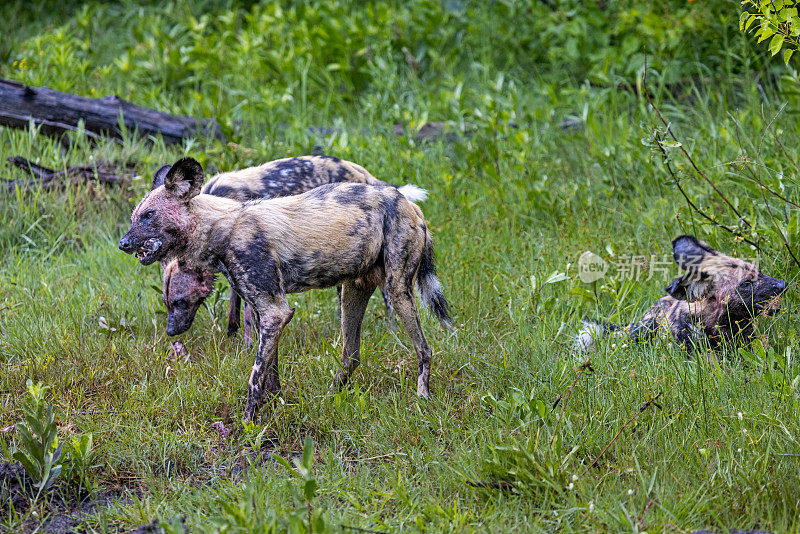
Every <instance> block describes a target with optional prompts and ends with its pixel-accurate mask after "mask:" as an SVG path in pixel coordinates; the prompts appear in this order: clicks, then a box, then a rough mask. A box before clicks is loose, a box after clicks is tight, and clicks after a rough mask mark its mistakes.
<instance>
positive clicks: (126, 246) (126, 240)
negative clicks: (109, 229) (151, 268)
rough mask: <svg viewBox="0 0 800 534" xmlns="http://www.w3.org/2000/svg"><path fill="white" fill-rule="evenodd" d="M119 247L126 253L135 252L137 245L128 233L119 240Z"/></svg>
mask: <svg viewBox="0 0 800 534" xmlns="http://www.w3.org/2000/svg"><path fill="white" fill-rule="evenodd" d="M119 249H120V250H121V251H122V252H124V253H125V254H133V251H134V250H135V249H136V247H135V246H134V245H133V243H132V242H131V238H130V236H129V235H128V234H125V235H124V236H122V239H120V240H119Z"/></svg>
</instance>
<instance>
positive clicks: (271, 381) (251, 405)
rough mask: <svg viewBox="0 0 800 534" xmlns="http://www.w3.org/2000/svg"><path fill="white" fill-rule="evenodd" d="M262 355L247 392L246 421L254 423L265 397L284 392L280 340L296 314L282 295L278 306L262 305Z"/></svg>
mask: <svg viewBox="0 0 800 534" xmlns="http://www.w3.org/2000/svg"><path fill="white" fill-rule="evenodd" d="M257 313H258V340H259V341H258V353H257V354H256V360H255V363H254V364H253V370H252V372H251V373H250V380H249V382H248V390H247V405H246V407H245V411H244V420H245V421H252V420H253V419H254V418H255V416H256V413H257V412H258V409H259V408H260V407H261V404H262V403H263V401H264V393H267V392H268V393H270V394H272V395H277V394H278V392H279V391H280V388H281V386H280V380H279V379H278V339H279V338H280V336H281V332H282V331H283V328H284V327H285V326H286V325H287V324H288V323H289V321H291V320H292V316H293V315H294V310H293V309H292V308H290V307H289V303H288V302H286V296H285V295H280V296H279V297H277V298H276V299H275V301H274V302H270V303H268V304H263V303H260V304H259V310H258V312H257Z"/></svg>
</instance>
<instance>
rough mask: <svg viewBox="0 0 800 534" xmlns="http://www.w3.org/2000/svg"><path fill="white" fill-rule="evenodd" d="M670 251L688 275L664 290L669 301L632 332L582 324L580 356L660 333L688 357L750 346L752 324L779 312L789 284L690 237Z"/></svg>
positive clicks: (578, 345)
mask: <svg viewBox="0 0 800 534" xmlns="http://www.w3.org/2000/svg"><path fill="white" fill-rule="evenodd" d="M672 250H673V257H674V259H675V262H676V263H677V264H678V267H680V268H681V269H682V270H683V271H685V274H684V275H683V276H681V277H680V278H678V279H677V280H675V281H673V282H672V283H671V284H670V285H669V286H668V287H667V288H666V292H667V296H665V297H662V298H660V299H659V300H658V301H657V302H656V304H655V305H654V306H653V307H652V308H650V309H649V310H648V311H647V312H646V313H645V314H644V316H643V317H642V318H641V319H639V320H638V321H636V322H634V323H632V324H630V325H628V326H622V327H620V326H616V325H613V324H607V323H606V324H603V323H591V322H584V329H583V330H582V331H581V332H580V333H579V334H578V335H577V336H576V338H575V347H574V350H575V351H576V352H589V351H591V350H593V349H594V345H595V340H596V339H597V338H602V337H609V336H624V337H627V338H630V339H632V340H633V341H642V340H646V339H650V338H653V337H655V336H656V335H658V334H659V333H660V332H663V333H665V334H667V335H669V336H671V338H672V339H674V341H675V342H677V343H678V344H679V345H681V346H682V347H684V348H685V349H686V350H688V351H690V352H691V351H693V350H695V349H696V348H697V347H698V346H699V345H703V344H707V346H709V347H710V348H712V349H714V350H717V349H719V348H720V347H722V345H723V344H724V343H726V342H732V341H737V340H738V341H740V342H743V343H749V342H750V341H751V340H752V337H753V327H754V324H753V323H754V320H755V319H756V318H757V317H758V316H759V315H762V314H771V313H774V312H775V311H776V310H777V309H778V301H777V299H778V297H779V296H780V295H781V294H782V293H783V292H784V291H785V289H786V282H785V281H783V280H780V279H777V278H772V277H770V276H767V275H765V274H764V273H761V272H760V271H759V269H758V267H757V266H756V265H754V264H752V263H749V262H746V261H744V260H740V259H737V258H732V257H730V256H727V255H725V254H723V253H721V252H718V251H716V250H714V249H713V248H711V247H710V246H708V244H706V243H704V242H703V241H700V240H699V239H697V238H695V237H694V236H691V235H682V236H679V237H677V238H675V240H674V241H673V242H672Z"/></svg>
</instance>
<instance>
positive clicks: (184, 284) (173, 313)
mask: <svg viewBox="0 0 800 534" xmlns="http://www.w3.org/2000/svg"><path fill="white" fill-rule="evenodd" d="M384 185H385V186H389V187H394V186H391V185H389V184H384ZM406 187H407V186H403V187H398V188H397V190H398V191H399V192H400V193H401V194H402V195H403V196H404V197H406V198H408V195H407V193H406ZM411 187H414V186H411ZM415 189H416V188H415ZM412 191H413V190H412ZM408 199H409V200H411V199H410V198H408ZM161 263H162V266H163V271H164V277H163V292H162V300H163V301H164V304H165V305H166V306H167V335H170V336H177V335H180V334H182V333H183V332H185V331H186V330H188V329H189V327H191V326H192V323H193V322H194V317H195V315H196V314H197V310H198V309H200V306H201V305H202V304H203V302H204V301H205V300H206V298H208V296H209V295H210V294H211V291H212V290H213V289H214V282H215V279H216V272H214V271H210V270H208V269H203V268H197V267H195V266H194V265H191V264H189V263H187V262H186V261H183V260H181V259H174V260H172V261H171V262H166V261H162V262H161ZM337 289H339V290H341V286H337ZM380 289H381V292H382V293H383V298H384V304H385V305H386V310H387V315H389V314H390V313H393V312H392V311H391V305H390V304H389V297H388V296H387V295H386V292H385V291H384V288H383V286H382V285H381V286H380ZM234 296H235V297H236V298H237V303H236V306H237V311H236V312H235V313H236V319H238V306H239V303H238V299H239V296H238V295H237V294H236V292H235V291H234V290H233V286H231V299H233V298H234ZM341 305H342V302H341V291H340V292H339V308H340V309H341ZM231 309H233V304H232V305H231ZM340 311H341V310H340ZM233 315H234V312H229V316H230V317H229V323H228V324H229V325H230V322H231V321H233ZM251 315H252V312H251V311H250V305H248V304H246V305H245V340H246V341H247V342H248V343H250V333H249V326H248V321H252V317H251ZM390 325H391V328H392V329H394V324H393V320H392V321H390ZM228 335H230V330H229V331H228Z"/></svg>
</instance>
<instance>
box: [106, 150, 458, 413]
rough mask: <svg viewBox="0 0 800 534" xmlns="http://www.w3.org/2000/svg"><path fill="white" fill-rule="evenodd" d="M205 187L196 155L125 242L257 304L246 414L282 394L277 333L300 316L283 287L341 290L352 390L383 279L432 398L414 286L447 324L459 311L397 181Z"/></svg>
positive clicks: (137, 214) (345, 370) (422, 387)
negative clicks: (223, 278) (259, 194)
mask: <svg viewBox="0 0 800 534" xmlns="http://www.w3.org/2000/svg"><path fill="white" fill-rule="evenodd" d="M202 183H203V169H202V167H201V166H200V164H199V163H198V162H197V161H195V160H193V159H191V158H184V159H181V160H179V161H178V162H176V163H175V165H173V166H172V167H171V168H170V169H169V171H168V172H167V173H166V175H165V176H164V185H163V186H160V187H157V188H156V189H154V190H152V191H150V193H148V194H147V195H146V196H145V198H144V199H143V200H142V201H141V202H140V203H139V205H138V206H137V207H136V208H135V209H134V210H133V213H132V215H131V228H130V230H128V232H127V233H126V234H125V236H124V237H123V242H124V244H125V247H121V248H124V249H125V250H126V251H128V252H135V253H136V256H137V258H139V261H140V262H141V263H142V264H143V265H149V264H151V263H153V262H156V261H170V260H173V259H178V260H179V261H183V262H184V263H185V264H187V265H189V266H190V268H191V269H199V270H201V271H203V272H204V273H211V275H213V273H214V272H215V271H216V270H217V269H218V268H221V269H223V272H225V274H226V275H227V276H228V280H229V281H230V283H231V285H232V286H233V288H234V290H235V291H236V292H237V293H238V294H239V295H241V296H242V297H243V298H244V300H245V301H247V302H248V303H249V304H250V305H251V306H252V307H253V309H254V311H255V313H256V316H257V318H258V329H259V344H258V353H257V355H256V359H255V364H254V365H253V370H252V373H251V375H250V380H249V389H248V395H247V405H246V408H245V413H244V417H245V420H252V419H253V418H254V417H255V415H256V412H257V410H258V407H259V406H260V404H261V403H262V402H263V396H264V393H265V392H269V393H272V394H276V393H277V392H278V391H279V390H280V382H279V379H278V367H277V355H278V354H277V350H278V339H279V337H280V334H281V332H282V330H283V328H284V327H285V326H286V324H288V323H289V321H290V320H291V319H292V316H293V315H294V310H293V309H292V308H291V307H290V306H289V303H288V302H287V299H286V294H287V293H297V292H302V291H306V290H308V289H314V288H324V287H332V286H337V285H341V286H342V338H343V345H344V346H343V350H342V367H341V369H340V371H339V373H338V374H337V376H336V378H335V381H334V383H333V387H337V388H338V387H341V386H343V385H344V384H345V383H346V382H347V380H348V379H349V377H350V375H351V373H352V372H353V370H354V369H355V368H356V366H357V365H358V363H359V351H360V337H361V322H362V320H363V317H364V312H365V310H366V307H367V303H368V301H369V297H370V295H371V294H372V292H373V291H374V290H375V288H376V287H377V286H378V285H380V284H384V286H385V288H386V291H387V293H388V294H389V298H390V299H391V301H392V305H393V306H394V308H395V312H396V313H397V315H398V317H399V318H400V320H401V322H402V323H403V326H404V327H405V329H406V332H407V333H408V335H409V336H410V337H411V340H412V342H413V344H414V349H415V352H416V353H417V358H418V362H419V370H418V378H417V394H418V395H420V396H422V397H428V396H429V388H428V382H429V376H430V360H431V349H430V347H429V346H428V343H427V342H426V340H425V336H424V333H423V332H422V327H421V324H420V319H419V314H418V313H417V309H416V304H415V302H414V283H415V282H416V284H417V287H418V288H419V290H420V294H421V297H422V301H423V302H424V303H425V304H427V305H428V307H429V308H430V309H431V310H432V312H433V313H434V315H435V316H436V317H437V318H438V319H439V320H440V321H441V322H442V323H443V324H444V325H445V326H447V327H449V326H450V317H449V313H448V305H447V300H446V299H445V296H444V294H443V292H442V287H441V284H440V283H439V280H438V278H437V277H436V270H435V268H434V262H433V242H432V240H431V237H430V233H429V232H428V230H427V227H426V225H425V220H424V218H423V215H422V211H421V210H420V209H419V207H418V206H417V205H416V204H413V203H412V202H410V201H408V200H407V199H406V198H405V197H404V196H403V195H402V194H401V193H400V192H398V190H397V189H396V188H394V187H391V186H383V187H381V186H370V185H365V184H331V185H324V186H322V187H318V188H316V189H313V190H311V191H309V192H307V193H303V194H301V195H296V196H289V197H281V198H276V199H270V200H260V201H250V202H245V203H242V202H238V201H236V200H232V199H229V198H224V197H216V196H213V195H208V194H200V189H201V184H202ZM121 244H122V243H121ZM167 270H168V271H169V272H170V273H171V272H172V269H171V268H169V266H168V269H167ZM171 282H172V280H171V279H170V287H169V288H168V291H167V294H168V295H170V293H171ZM170 299H171V297H168V301H169V300H170ZM171 304H172V309H171V310H169V314H170V315H171V316H172V318H171V319H168V321H169V322H171V323H172V324H173V325H179V324H182V321H181V320H180V319H179V318H178V317H179V316H183V315H185V314H188V313H190V312H189V311H187V309H186V308H185V307H183V306H179V305H178V304H179V303H178V302H177V301H172V302H171ZM175 330H177V326H175ZM175 330H173V331H175Z"/></svg>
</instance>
